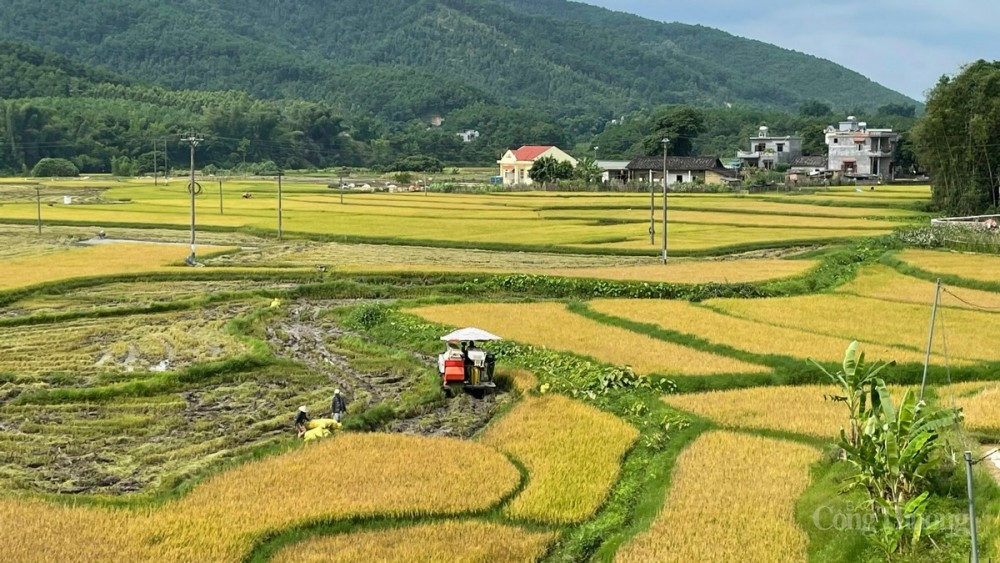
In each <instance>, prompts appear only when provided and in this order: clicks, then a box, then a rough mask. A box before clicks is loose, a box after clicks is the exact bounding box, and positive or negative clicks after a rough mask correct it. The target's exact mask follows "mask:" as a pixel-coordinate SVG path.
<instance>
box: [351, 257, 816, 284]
mask: <svg viewBox="0 0 1000 563" xmlns="http://www.w3.org/2000/svg"><path fill="white" fill-rule="evenodd" d="M815 266H816V262H813V261H810V260H726V261H721V260H678V261H674V262H670V263H668V264H667V265H666V266H664V265H662V264H656V265H642V266H619V267H605V268H539V269H529V268H516V267H509V268H497V267H493V268H488V269H483V268H470V267H465V266H463V265H461V264H456V265H453V266H445V265H439V266H436V267H435V266H425V265H413V264H404V265H398V264H397V265H389V264H382V265H376V266H340V267H338V269H340V270H346V271H356V272H372V271H378V272H399V271H404V272H477V273H478V272H484V273H517V274H534V275H542V276H556V277H567V278H588V279H604V280H616V281H636V282H655V283H659V282H666V283H685V284H701V283H748V282H758V281H767V280H773V279H781V278H788V277H793V276H798V275H802V274H805V273H806V272H808V271H809V270H810V269H812V268H813V267H815Z"/></svg>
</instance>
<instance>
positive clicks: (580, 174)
mask: <svg viewBox="0 0 1000 563" xmlns="http://www.w3.org/2000/svg"><path fill="white" fill-rule="evenodd" d="M575 175H576V177H577V178H579V179H580V180H583V181H584V182H585V183H587V184H593V183H596V182H599V181H601V177H602V176H603V175H604V170H602V169H601V167H600V166H598V165H597V161H596V160H594V159H593V158H591V157H589V156H588V157H585V158H582V159H580V162H578V163H577V165H576V174H575Z"/></svg>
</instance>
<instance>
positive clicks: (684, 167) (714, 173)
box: [628, 156, 738, 186]
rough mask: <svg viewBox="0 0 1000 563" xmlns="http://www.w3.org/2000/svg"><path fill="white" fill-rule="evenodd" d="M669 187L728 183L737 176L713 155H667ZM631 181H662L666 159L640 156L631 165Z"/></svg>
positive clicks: (629, 169)
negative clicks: (664, 160)
mask: <svg viewBox="0 0 1000 563" xmlns="http://www.w3.org/2000/svg"><path fill="white" fill-rule="evenodd" d="M666 163H667V169H666V178H667V185H668V186H672V185H674V184H691V183H701V184H726V183H728V182H732V181H734V180H735V179H736V178H737V177H738V174H737V172H736V171H735V170H729V169H727V168H725V167H723V166H722V162H721V161H720V160H719V159H718V158H717V157H714V156H668V157H667V159H666ZM628 171H629V179H630V180H631V181H633V182H657V183H659V182H662V181H663V177H664V170H663V157H662V156H644V157H639V158H637V159H635V160H633V161H632V162H630V163H629V164H628Z"/></svg>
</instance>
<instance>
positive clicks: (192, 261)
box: [181, 133, 204, 266]
mask: <svg viewBox="0 0 1000 563" xmlns="http://www.w3.org/2000/svg"><path fill="white" fill-rule="evenodd" d="M202 141H204V139H202V138H201V137H199V136H197V135H195V134H194V133H191V134H190V135H188V136H187V137H186V138H184V139H181V142H182V143H187V144H188V145H189V146H190V147H191V183H190V184H188V193H189V194H191V255H190V256H188V259H187V263H188V265H189V266H195V265H197V264H198V261H197V260H196V256H195V255H196V252H195V240H196V239H195V205H194V201H195V200H194V198H195V196H196V195H198V191H199V187H200V186H198V183H197V182H196V181H195V177H194V149H195V147H197V146H198V145H199V144H201V142H202Z"/></svg>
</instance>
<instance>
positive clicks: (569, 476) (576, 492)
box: [482, 395, 639, 524]
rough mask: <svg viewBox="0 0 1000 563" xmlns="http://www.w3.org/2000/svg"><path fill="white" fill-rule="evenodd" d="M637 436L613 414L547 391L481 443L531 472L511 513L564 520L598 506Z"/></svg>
mask: <svg viewBox="0 0 1000 563" xmlns="http://www.w3.org/2000/svg"><path fill="white" fill-rule="evenodd" d="M638 435H639V432H638V431H637V430H636V429H635V428H633V427H632V426H630V425H628V424H627V423H625V422H624V421H622V420H621V419H619V418H617V417H615V416H614V415H611V414H608V413H604V412H601V411H599V410H597V409H595V408H593V407H591V406H588V405H585V404H583V403H580V402H577V401H573V400H571V399H567V398H566V397H562V396H558V395H546V396H543V397H540V398H536V397H530V396H529V397H526V398H525V399H524V400H523V401H522V402H521V403H520V404H518V405H517V406H516V407H515V408H514V410H513V411H512V412H511V413H509V414H507V415H506V416H505V417H504V418H503V419H501V420H500V421H499V422H498V423H496V424H495V425H493V426H491V427H490V429H489V431H488V432H487V433H486V435H485V436H484V437H483V440H482V441H483V443H484V444H487V445H491V446H493V447H496V448H497V449H499V450H500V451H502V452H505V453H507V454H509V455H511V456H513V457H515V458H516V459H518V460H520V461H521V462H522V463H523V464H524V465H525V467H526V468H527V469H528V473H529V474H530V476H531V479H530V481H529V482H528V487H527V488H526V489H525V490H524V491H523V492H522V493H521V494H520V495H518V496H517V498H516V499H514V501H513V502H512V503H511V504H510V505H509V506H508V507H507V508H506V509H505V513H506V514H507V515H508V516H510V517H512V518H515V519H523V520H531V521H536V522H549V523H556V524H566V523H571V522H579V521H582V520H585V519H587V518H589V517H591V516H592V515H593V514H594V512H595V511H596V510H597V509H598V507H600V505H601V504H602V503H603V502H604V500H605V498H606V497H607V494H608V490H609V489H610V488H611V485H612V484H613V483H614V482H615V480H616V479H617V478H618V474H619V470H620V464H621V459H622V457H623V456H624V455H625V453H626V452H627V451H628V450H629V448H631V447H632V444H633V443H634V442H635V440H636V439H637V438H638Z"/></svg>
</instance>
